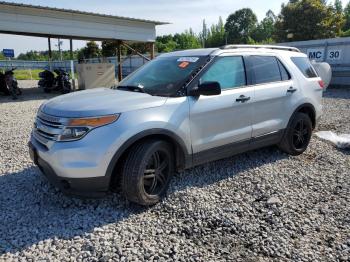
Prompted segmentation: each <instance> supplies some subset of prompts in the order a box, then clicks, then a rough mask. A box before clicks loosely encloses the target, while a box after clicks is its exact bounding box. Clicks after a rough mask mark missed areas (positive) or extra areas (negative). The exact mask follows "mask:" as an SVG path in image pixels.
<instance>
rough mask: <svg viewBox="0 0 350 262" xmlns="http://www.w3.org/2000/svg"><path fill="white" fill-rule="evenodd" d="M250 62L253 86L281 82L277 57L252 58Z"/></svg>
mask: <svg viewBox="0 0 350 262" xmlns="http://www.w3.org/2000/svg"><path fill="white" fill-rule="evenodd" d="M249 61H250V69H251V72H252V81H253V84H263V83H270V82H277V81H281V79H282V78H281V74H280V69H279V66H278V63H277V59H276V57H273V56H250V57H249Z"/></svg>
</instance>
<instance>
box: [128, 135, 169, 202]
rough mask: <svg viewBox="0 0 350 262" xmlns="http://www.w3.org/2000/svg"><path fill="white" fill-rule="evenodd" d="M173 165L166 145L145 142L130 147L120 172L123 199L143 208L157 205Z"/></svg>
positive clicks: (159, 142) (160, 142)
mask: <svg viewBox="0 0 350 262" xmlns="http://www.w3.org/2000/svg"><path fill="white" fill-rule="evenodd" d="M174 162H175V161H174V153H173V148H172V146H171V145H170V144H169V143H167V142H165V141H161V140H159V141H157V140H148V141H145V142H142V143H139V144H136V145H135V146H133V147H132V148H131V149H130V151H129V154H128V155H127V157H126V161H125V164H124V167H123V169H122V177H121V186H122V192H123V194H124V196H125V197H126V198H127V199H128V200H129V201H131V202H134V203H137V204H140V205H143V206H150V205H154V204H156V203H157V202H159V201H160V200H161V199H162V198H163V197H164V195H165V193H166V191H167V189H168V187H169V183H170V180H171V178H172V176H173V174H174V172H175V165H174ZM146 177H147V178H146Z"/></svg>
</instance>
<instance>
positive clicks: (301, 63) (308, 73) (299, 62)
mask: <svg viewBox="0 0 350 262" xmlns="http://www.w3.org/2000/svg"><path fill="white" fill-rule="evenodd" d="M291 59H292V61H293V63H294V64H295V65H296V66H297V67H298V68H299V70H300V71H301V72H302V73H303V75H304V76H305V77H307V78H313V77H317V73H316V71H315V69H314V68H313V67H312V65H311V63H310V60H309V59H308V58H307V57H292V58H291Z"/></svg>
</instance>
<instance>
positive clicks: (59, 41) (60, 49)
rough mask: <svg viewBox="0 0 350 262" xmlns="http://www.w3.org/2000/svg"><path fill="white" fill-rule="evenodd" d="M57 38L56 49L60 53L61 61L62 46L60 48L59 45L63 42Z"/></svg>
mask: <svg viewBox="0 0 350 262" xmlns="http://www.w3.org/2000/svg"><path fill="white" fill-rule="evenodd" d="M57 40H58V42H57V46H58V51H59V53H60V60H61V61H62V60H63V59H62V48H61V45H62V44H63V41H61V39H60V38H58V39H57Z"/></svg>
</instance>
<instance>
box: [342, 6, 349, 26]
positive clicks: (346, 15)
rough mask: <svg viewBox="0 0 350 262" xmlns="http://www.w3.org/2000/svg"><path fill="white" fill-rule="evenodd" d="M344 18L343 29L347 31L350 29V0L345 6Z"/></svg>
mask: <svg viewBox="0 0 350 262" xmlns="http://www.w3.org/2000/svg"><path fill="white" fill-rule="evenodd" d="M344 19H345V23H344V27H343V31H347V30H349V29H350V2H349V3H348V4H347V5H346V6H345V8H344Z"/></svg>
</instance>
